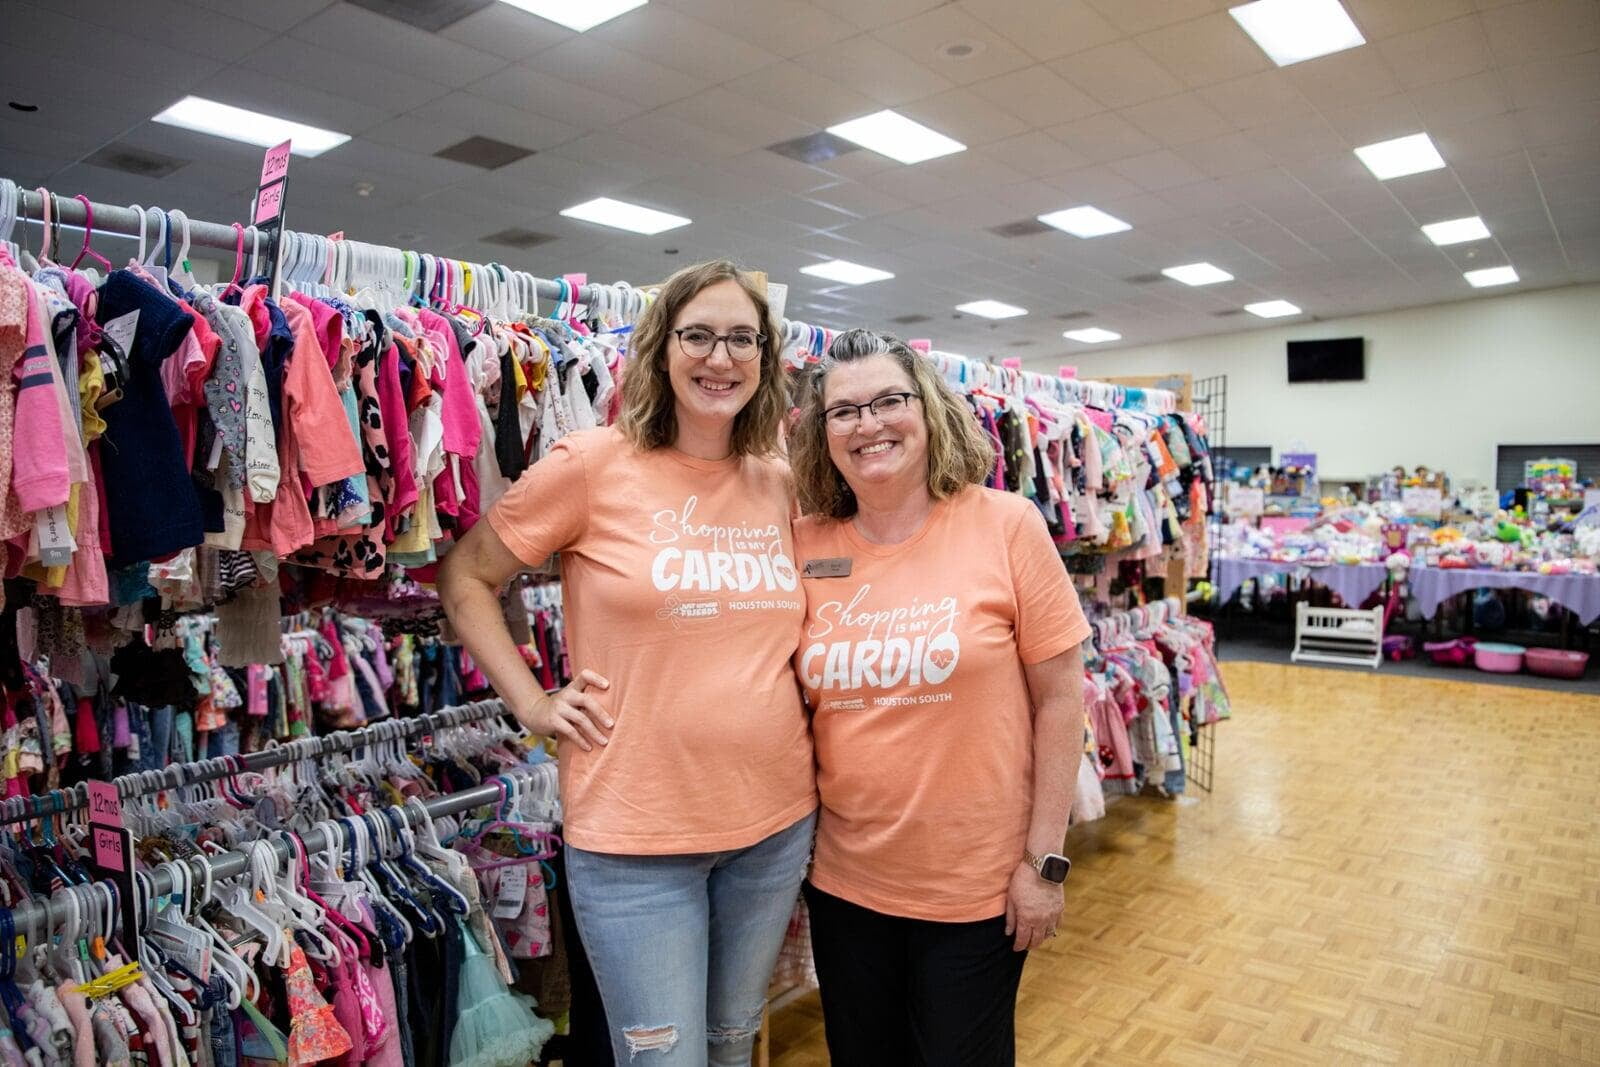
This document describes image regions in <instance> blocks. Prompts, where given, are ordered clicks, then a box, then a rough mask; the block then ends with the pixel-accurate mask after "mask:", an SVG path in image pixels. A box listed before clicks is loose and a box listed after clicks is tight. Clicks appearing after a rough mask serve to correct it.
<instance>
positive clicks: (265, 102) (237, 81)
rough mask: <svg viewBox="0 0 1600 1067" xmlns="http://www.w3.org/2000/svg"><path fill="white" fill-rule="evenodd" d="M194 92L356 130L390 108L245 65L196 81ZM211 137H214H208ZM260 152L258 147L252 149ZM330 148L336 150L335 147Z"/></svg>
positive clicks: (370, 124)
mask: <svg viewBox="0 0 1600 1067" xmlns="http://www.w3.org/2000/svg"><path fill="white" fill-rule="evenodd" d="M191 91H192V92H193V93H195V95H197V96H204V97H206V98H208V99H211V100H220V101H222V102H223V103H225V104H233V105H234V106H235V107H246V108H251V109H254V110H257V111H270V112H271V113H272V114H274V115H278V116H281V117H282V118H287V119H294V120H295V121H296V122H306V123H310V124H311V125H313V126H321V127H322V128H324V129H330V130H338V131H340V132H342V133H349V134H358V133H361V132H363V131H364V130H367V129H370V128H371V127H373V126H376V125H377V124H378V123H380V122H382V121H384V120H385V119H386V118H388V117H389V116H390V115H392V114H393V112H389V111H385V110H383V109H382V108H380V107H378V106H376V105H372V104H365V103H362V102H360V101H357V100H353V99H351V98H350V97H349V96H346V95H344V94H342V93H328V92H324V91H322V90H320V89H316V88H313V87H311V86H308V85H305V84H303V83H301V82H299V81H285V80H284V79H282V78H275V77H273V76H271V75H269V74H264V73H262V72H260V71H256V70H251V69H250V68H248V67H233V68H230V69H229V70H228V71H227V72H226V73H222V74H216V75H213V76H211V77H209V78H205V79H203V80H201V81H200V82H198V83H197V84H195V85H194V86H193V88H192V90H191ZM210 140H213V141H214V140H215V138H211V139H210ZM252 151H257V152H259V149H252ZM333 151H335V152H337V151H338V149H337V148H335V149H333Z"/></svg>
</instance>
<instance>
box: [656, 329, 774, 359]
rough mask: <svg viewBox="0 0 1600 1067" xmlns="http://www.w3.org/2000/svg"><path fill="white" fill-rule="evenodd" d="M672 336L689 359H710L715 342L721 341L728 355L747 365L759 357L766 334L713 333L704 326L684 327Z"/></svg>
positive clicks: (740, 332)
mask: <svg viewBox="0 0 1600 1067" xmlns="http://www.w3.org/2000/svg"><path fill="white" fill-rule="evenodd" d="M672 334H673V336H674V337H676V338H677V339H678V347H679V348H681V349H683V354H684V355H686V356H688V357H690V358H691V359H710V358H711V353H712V352H714V351H716V348H717V342H718V341H721V342H722V344H723V347H725V348H726V349H727V350H728V355H729V356H730V357H731V358H733V359H736V360H738V361H739V362H740V363H748V362H749V361H750V360H752V359H755V358H756V357H757V356H759V355H760V354H761V345H762V344H763V343H764V342H765V341H766V339H767V335H766V334H764V333H757V332H756V331H754V330H734V331H733V332H732V333H714V332H712V331H711V330H708V329H706V328H705V327H704V326H685V327H683V328H682V329H679V330H673V331H672Z"/></svg>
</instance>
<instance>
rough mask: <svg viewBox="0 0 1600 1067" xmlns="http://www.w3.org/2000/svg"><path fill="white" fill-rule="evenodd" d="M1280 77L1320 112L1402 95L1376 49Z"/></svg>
mask: <svg viewBox="0 0 1600 1067" xmlns="http://www.w3.org/2000/svg"><path fill="white" fill-rule="evenodd" d="M1281 73H1283V74H1284V75H1286V76H1287V77H1288V79H1289V81H1290V82H1292V83H1293V84H1294V86H1295V87H1296V88H1298V89H1299V90H1300V92H1301V93H1303V94H1304V95H1305V98H1306V99H1307V100H1310V101H1311V102H1312V103H1313V104H1315V105H1316V106H1318V107H1320V108H1335V107H1344V106H1347V105H1349V104H1354V103H1360V102H1361V101H1364V100H1374V99H1379V98H1382V97H1386V96H1393V95H1394V94H1395V93H1398V92H1399V91H1400V82H1399V80H1398V79H1397V78H1396V77H1395V76H1394V72H1393V71H1392V70H1390V68H1389V64H1388V63H1387V62H1386V61H1385V60H1384V57H1383V55H1382V54H1381V53H1380V52H1378V50H1377V49H1375V48H1351V49H1349V50H1347V51H1344V52H1335V53H1334V54H1333V55H1331V56H1320V57H1318V58H1317V59H1309V60H1307V61H1306V62H1304V63H1296V64H1295V65H1294V66H1292V67H1284V68H1283V70H1282V71H1281ZM1469 73H1470V72H1469Z"/></svg>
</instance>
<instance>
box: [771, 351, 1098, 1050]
mask: <svg viewBox="0 0 1600 1067" xmlns="http://www.w3.org/2000/svg"><path fill="white" fill-rule="evenodd" d="M800 393H801V397H802V399H801V408H800V414H799V416H798V418H797V419H796V421H795V423H794V426H793V428H792V429H791V431H790V435H789V461H790V463H791V464H792V465H793V467H794V476H795V484H796V489H797V492H798V495H799V500H800V508H801V510H802V511H803V512H804V513H805V514H804V517H803V518H801V519H799V520H797V521H796V522H795V545H796V548H797V550H798V551H799V553H800V554H799V556H798V557H797V559H798V562H799V563H800V566H801V568H802V570H801V573H802V580H801V585H802V587H803V589H804V592H805V595H806V620H805V632H804V634H803V636H802V637H801V639H800V650H799V652H798V653H797V654H796V656H795V668H796V673H797V674H798V675H799V678H800V684H801V686H802V687H803V688H804V689H805V692H806V697H807V700H808V701H809V703H810V705H811V710H812V736H813V738H814V740H815V744H816V750H817V788H818V792H819V794H820V797H821V809H820V812H819V815H818V823H817V844H816V856H815V860H814V862H813V864H812V868H811V873H810V876H809V878H808V880H807V882H806V884H805V898H806V902H807V904H808V905H809V908H810V913H811V941H812V950H813V952H814V954H815V957H816V965H817V978H818V980H819V981H820V984H821V986H822V1011H823V1018H824V1022H825V1025H826V1028H827V1040H828V1050H829V1053H830V1054H831V1056H832V1060H833V1062H834V1063H835V1064H837V1065H839V1067H866V1065H876V1064H887V1063H920V1064H951V1065H956V1064H960V1065H961V1067H1000V1065H1007V1064H1011V1063H1014V1062H1015V1058H1016V1052H1015V1038H1014V1025H1013V1016H1014V1014H1015V1011H1016V997H1017V989H1018V984H1019V982H1020V980H1021V976H1022V965H1023V960H1024V958H1025V956H1026V953H1027V950H1029V949H1031V948H1036V947H1038V946H1039V945H1041V944H1043V943H1044V942H1045V940H1046V939H1048V938H1050V937H1053V936H1054V935H1055V931H1056V924H1057V922H1058V921H1059V919H1060V915H1061V908H1062V882H1063V881H1064V880H1065V879H1066V876H1067V871H1068V869H1069V867H1070V864H1069V863H1068V861H1067V859H1066V857H1064V856H1062V855H1060V854H1059V853H1060V850H1061V848H1062V843H1063V840H1064V839H1065V837H1066V830H1067V815H1068V811H1069V809H1070V807H1071V801H1072V796H1073V790H1074V786H1075V782H1076V778H1077V771H1078V766H1079V764H1080V763H1081V762H1082V749H1083V693H1082V686H1083V668H1082V665H1081V661H1080V659H1079V652H1078V646H1079V644H1080V643H1081V642H1082V641H1083V640H1084V638H1085V637H1087V636H1088V634H1089V626H1088V623H1087V622H1086V621H1085V620H1084V617H1083V612H1082V609H1081V608H1080V607H1079V604H1078V598H1077V595H1076V593H1075V592H1074V591H1073V588H1072V583H1071V581H1070V580H1069V579H1068V577H1067V573H1066V569H1065V568H1064V567H1063V566H1062V564H1061V558H1060V556H1059V554H1058V553H1057V551H1056V547H1055V544H1054V542H1053V541H1052V540H1051V538H1050V533H1049V531H1048V529H1047V528H1046V527H1045V523H1044V519H1043V517H1042V516H1041V515H1040V513H1039V510H1038V509H1037V508H1036V507H1035V506H1034V504H1033V503H1032V502H1031V501H1029V500H1026V499H1024V498H1023V497H1020V496H1018V495H1016V494H1013V493H1003V492H998V491H995V490H992V489H988V488H985V486H984V482H985V481H986V479H987V478H988V477H989V475H990V473H991V471H992V470H993V467H994V462H995V457H994V450H993V448H992V446H991V445H990V444H989V442H988V440H987V438H986V437H985V436H984V435H983V434H982V432H981V431H980V430H979V428H978V425H977V422H976V420H975V419H974V418H973V415H972V412H971V410H970V409H969V408H968V407H967V405H966V402H965V401H964V400H962V399H961V398H960V397H958V396H956V395H955V394H954V393H953V392H952V391H951V390H950V388H949V387H948V386H947V385H946V384H945V383H944V382H943V380H941V379H940V377H939V375H938V374H937V373H936V372H935V371H934V369H933V368H932V366H931V365H930V364H929V363H928V362H927V361H926V360H924V359H922V358H921V357H919V356H918V355H916V353H914V352H913V351H912V350H911V349H910V348H908V347H907V346H906V345H905V344H904V343H903V342H901V341H899V340H897V339H896V338H893V337H889V336H887V335H884V334H877V333H873V332H871V331H869V330H851V331H850V332H848V333H845V334H841V335H840V336H839V337H838V338H836V339H835V340H834V342H833V344H832V345H830V346H829V349H828V354H827V356H826V357H825V358H824V359H823V361H822V362H821V363H820V364H819V365H818V366H817V367H816V368H814V369H813V370H812V371H811V372H810V374H809V376H808V377H807V379H806V381H805V383H804V385H803V386H802V387H801V389H800Z"/></svg>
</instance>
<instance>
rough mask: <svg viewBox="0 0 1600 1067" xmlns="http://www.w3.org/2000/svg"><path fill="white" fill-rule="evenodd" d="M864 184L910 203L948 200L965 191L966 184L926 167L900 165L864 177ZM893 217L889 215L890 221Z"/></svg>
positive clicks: (931, 202) (930, 202)
mask: <svg viewBox="0 0 1600 1067" xmlns="http://www.w3.org/2000/svg"><path fill="white" fill-rule="evenodd" d="M866 184H867V185H869V186H871V187H872V188H874V189H878V190H880V191H882V192H885V193H888V194H889V195H890V196H896V197H899V198H900V199H902V200H905V201H907V202H908V203H912V204H933V203H937V202H938V201H941V200H950V199H953V198H955V197H958V196H960V195H961V194H962V193H963V192H965V191H966V186H965V185H963V184H962V183H961V182H959V181H951V180H949V179H947V178H943V177H940V176H939V175H937V174H934V173H932V172H930V171H929V170H928V169H927V168H926V167H901V168H899V169H898V170H893V171H885V172H883V173H881V174H874V175H872V176H871V177H869V178H867V179H866ZM895 217H896V216H890V219H891V221H892V220H893V219H894V218H895Z"/></svg>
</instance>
